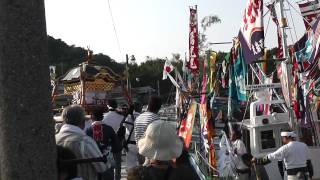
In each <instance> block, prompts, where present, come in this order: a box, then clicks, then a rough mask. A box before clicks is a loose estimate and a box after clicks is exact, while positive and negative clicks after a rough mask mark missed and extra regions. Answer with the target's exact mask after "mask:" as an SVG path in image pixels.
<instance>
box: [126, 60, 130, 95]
mask: <svg viewBox="0 0 320 180" xmlns="http://www.w3.org/2000/svg"><path fill="white" fill-rule="evenodd" d="M126 73H127V74H126V75H127V90H128V93H129V96H131V89H130V80H129V56H128V54H126Z"/></svg>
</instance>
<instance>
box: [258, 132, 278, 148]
mask: <svg viewBox="0 0 320 180" xmlns="http://www.w3.org/2000/svg"><path fill="white" fill-rule="evenodd" d="M275 147H276V139H275V137H274V133H273V130H267V131H261V148H262V149H272V148H275Z"/></svg>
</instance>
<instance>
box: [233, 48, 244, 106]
mask: <svg viewBox="0 0 320 180" xmlns="http://www.w3.org/2000/svg"><path fill="white" fill-rule="evenodd" d="M233 58H234V59H233V60H232V61H233V62H231V64H230V77H229V78H230V81H229V94H230V95H231V98H232V100H236V101H246V100H247V92H246V89H245V85H246V75H247V66H246V64H245V63H244V58H243V56H242V49H241V47H240V46H239V45H238V46H237V47H234V48H233Z"/></svg>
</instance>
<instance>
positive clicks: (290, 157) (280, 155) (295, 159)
mask: <svg viewBox="0 0 320 180" xmlns="http://www.w3.org/2000/svg"><path fill="white" fill-rule="evenodd" d="M309 157H310V154H309V149H308V146H307V145H306V144H305V143H302V142H298V141H291V142H289V143H288V144H286V145H283V146H281V147H280V148H279V149H278V150H277V151H275V152H273V153H271V154H268V159H269V160H270V161H272V160H278V161H280V160H281V161H282V160H283V163H284V165H285V167H286V169H293V168H300V167H306V166H307V160H308V159H309Z"/></svg>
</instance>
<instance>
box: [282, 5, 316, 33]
mask: <svg viewBox="0 0 320 180" xmlns="http://www.w3.org/2000/svg"><path fill="white" fill-rule="evenodd" d="M286 2H287V3H288V4H289V6H291V7H292V9H293V10H294V11H295V12H296V13H298V14H299V15H300V16H301V17H302V18H303V20H305V21H306V22H307V24H308V25H309V26H310V27H312V24H310V23H309V22H308V20H307V19H306V18H304V17H303V16H302V15H301V13H300V12H299V11H298V10H297V9H296V8H295V7H293V5H292V4H291V3H290V2H289V0H286Z"/></svg>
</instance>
